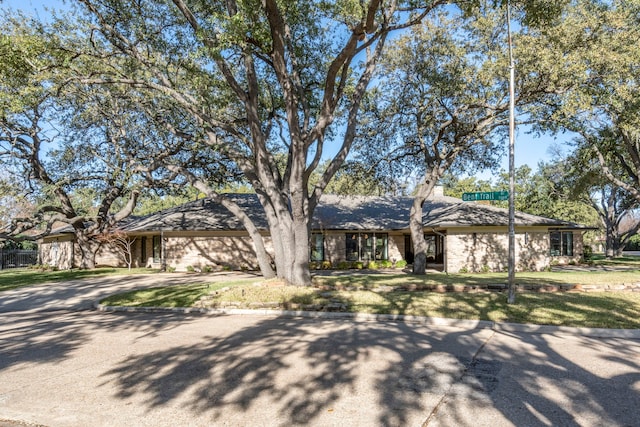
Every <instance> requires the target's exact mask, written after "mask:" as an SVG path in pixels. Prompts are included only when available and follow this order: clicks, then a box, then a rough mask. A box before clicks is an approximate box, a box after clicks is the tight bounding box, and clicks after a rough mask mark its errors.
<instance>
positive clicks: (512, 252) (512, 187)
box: [507, 0, 516, 304]
mask: <svg viewBox="0 0 640 427" xmlns="http://www.w3.org/2000/svg"><path fill="white" fill-rule="evenodd" d="M507 43H508V45H509V261H508V262H509V268H508V271H509V273H508V274H509V278H508V280H509V296H508V298H507V303H508V304H513V303H515V302H516V283H515V280H516V248H515V246H516V231H515V216H516V208H515V194H516V184H515V171H514V170H515V160H514V158H515V155H514V151H515V130H516V119H515V117H516V113H515V111H516V107H515V73H516V71H515V68H516V67H515V63H514V61H513V47H512V43H511V7H510V2H509V0H507Z"/></svg>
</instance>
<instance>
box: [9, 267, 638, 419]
mask: <svg viewBox="0 0 640 427" xmlns="http://www.w3.org/2000/svg"><path fill="white" fill-rule="evenodd" d="M166 280H171V281H175V282H180V281H185V280H192V279H191V278H190V277H189V276H183V275H162V276H158V275H156V276H144V277H141V276H137V277H136V276H131V277H119V278H116V277H112V278H105V279H100V280H95V279H92V280H87V281H78V282H71V283H67V284H64V285H62V284H60V285H43V286H34V287H29V288H22V289H19V290H14V291H8V292H3V293H0V426H2V427H4V425H16V424H15V423H16V422H18V421H19V422H22V423H27V424H28V423H30V424H32V425H33V424H36V425H38V424H39V425H45V426H49V427H55V426H74V427H75V426H177V425H185V426H187V425H188V426H291V425H312V426H424V425H426V426H491V427H499V426H545V425H549V426H551V425H553V426H640V340H638V339H629V338H626V339H623V338H595V337H588V336H584V335H582V334H581V333H582V332H584V331H578V330H575V331H573V330H561V331H558V330H554V329H549V328H535V327H533V328H531V330H532V332H518V331H520V330H522V329H519V328H513V330H511V331H510V330H509V328H508V327H506V326H505V327H503V328H497V330H496V329H491V328H461V327H455V326H450V325H446V324H441V325H431V324H427V323H420V322H417V323H403V322H393V321H387V322H380V321H356V320H344V319H343V320H331V319H300V318H286V317H278V316H256V315H244V316H240V315H231V316H229V315H225V316H211V315H184V314H176V313H164V314H158V313H155V314H152V313H103V312H97V311H94V310H92V309H91V308H90V307H91V303H92V302H93V300H95V299H98V298H99V297H103V296H105V295H108V294H110V293H112V292H115V291H121V290H124V289H128V288H136V287H143V286H150V285H157V284H159V283H160V282H161V281H166ZM445 323H446V322H445ZM542 331H544V333H538V332H542ZM631 336H634V335H633V334H631ZM3 423H4V424H3ZM19 425H24V424H19Z"/></svg>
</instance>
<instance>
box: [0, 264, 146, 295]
mask: <svg viewBox="0 0 640 427" xmlns="http://www.w3.org/2000/svg"><path fill="white" fill-rule="evenodd" d="M157 272H158V270H153V269H149V268H134V269H131V271H129V270H128V269H126V268H96V269H93V270H59V271H48V270H45V271H43V270H39V269H9V270H1V271H0V292H2V291H6V290H9V289H14V288H19V287H22V286H29V285H36V284H38V283H46V282H61V281H67V280H75V279H81V278H83V277H94V276H106V275H117V274H145V273H146V274H149V273H157Z"/></svg>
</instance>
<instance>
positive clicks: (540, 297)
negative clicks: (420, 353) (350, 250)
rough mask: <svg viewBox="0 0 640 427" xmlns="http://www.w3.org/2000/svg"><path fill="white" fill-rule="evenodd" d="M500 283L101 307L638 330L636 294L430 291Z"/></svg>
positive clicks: (226, 286)
mask: <svg viewBox="0 0 640 427" xmlns="http://www.w3.org/2000/svg"><path fill="white" fill-rule="evenodd" d="M505 282H506V274H503V273H492V274H450V275H446V274H437V273H436V274H430V275H428V276H426V277H418V276H412V275H407V274H391V275H389V274H358V275H355V274H354V275H347V276H338V277H315V278H314V286H313V287H306V288H305V287H293V286H282V285H280V284H278V283H277V282H273V281H265V282H262V283H260V284H259V285H256V283H255V280H250V281H244V282H234V283H215V284H214V283H211V284H209V283H195V284H191V285H183V286H171V287H165V288H157V289H148V290H145V291H138V292H130V293H127V294H122V295H115V296H112V297H110V298H107V299H105V300H103V301H102V303H103V304H105V305H129V306H140V307H149V306H151V307H176V306H188V307H192V306H197V307H211V308H217V307H238V308H256V307H268V308H274V309H289V310H324V309H327V308H328V307H333V308H335V307H340V309H341V310H342V311H348V312H364V313H377V314H404V315H416V316H432V317H447V318H455V319H479V320H491V321H501V322H513V323H532V324H540V325H563V326H576V327H597V328H623V329H638V328H640V292H589V293H585V292H554V293H541V292H521V293H518V295H517V303H516V304H515V305H510V304H507V303H506V294H505V293H503V292H477V293H476V292H473V293H471V292H433V291H425V290H411V289H424V288H425V287H428V286H432V285H434V286H435V285H443V286H445V287H447V286H448V287H449V289H451V288H453V287H456V286H474V285H475V286H477V285H481V284H498V283H505ZM517 282H518V283H519V284H522V285H524V284H549V285H562V284H583V285H586V284H601V285H604V284H611V285H615V284H621V283H638V282H640V271H638V270H635V271H624V272H546V273H519V274H518V275H517Z"/></svg>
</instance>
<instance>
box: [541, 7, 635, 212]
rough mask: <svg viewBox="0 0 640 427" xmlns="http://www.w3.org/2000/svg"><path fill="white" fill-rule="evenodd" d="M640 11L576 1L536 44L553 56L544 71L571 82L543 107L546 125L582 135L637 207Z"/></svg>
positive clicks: (606, 173) (543, 65) (544, 63)
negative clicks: (553, 58) (554, 58)
mask: <svg viewBox="0 0 640 427" xmlns="http://www.w3.org/2000/svg"><path fill="white" fill-rule="evenodd" d="M639 11H640V2H639V1H637V0H630V1H629V0H616V1H600V0H582V1H577V2H575V3H572V5H571V7H570V8H569V9H567V11H566V12H565V14H564V15H563V19H562V20H559V21H558V22H557V23H556V25H554V26H550V27H547V28H544V29H541V30H539V31H538V33H536V34H535V37H541V38H543V39H544V40H545V42H544V44H543V46H544V47H545V49H544V52H545V53H544V55H545V56H547V55H554V56H555V57H556V64H557V65H552V63H551V62H547V61H541V62H540V68H541V69H542V70H546V71H545V72H546V73H549V74H553V75H554V76H558V77H559V80H564V81H565V82H566V83H565V84H564V86H565V87H566V89H565V90H561V91H560V90H558V91H554V92H551V93H550V94H549V97H547V99H546V100H545V103H544V104H541V105H540V106H539V110H538V111H537V114H538V117H542V119H541V121H540V123H541V125H542V126H543V127H547V128H550V129H554V130H570V131H573V132H576V133H577V134H579V135H580V138H579V139H578V141H577V142H578V143H579V144H580V145H581V146H582V147H584V148H586V149H589V150H591V151H592V152H593V155H592V158H593V159H594V160H595V162H596V163H598V164H599V165H600V169H601V172H602V174H603V175H604V176H605V177H606V178H607V179H608V180H609V181H610V182H611V183H612V184H613V185H615V186H617V187H619V188H621V189H624V191H625V192H627V193H629V194H631V195H632V196H633V197H634V198H635V199H636V200H639V201H640V134H639V133H638V128H640V69H639V68H638V64H639V63H640V44H639V43H638V40H639V39H640V13H639ZM561 68H564V71H562V70H561ZM619 166H620V167H619Z"/></svg>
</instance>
